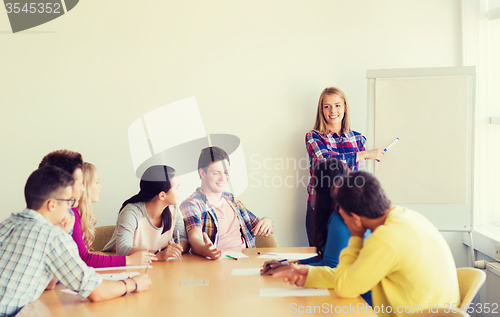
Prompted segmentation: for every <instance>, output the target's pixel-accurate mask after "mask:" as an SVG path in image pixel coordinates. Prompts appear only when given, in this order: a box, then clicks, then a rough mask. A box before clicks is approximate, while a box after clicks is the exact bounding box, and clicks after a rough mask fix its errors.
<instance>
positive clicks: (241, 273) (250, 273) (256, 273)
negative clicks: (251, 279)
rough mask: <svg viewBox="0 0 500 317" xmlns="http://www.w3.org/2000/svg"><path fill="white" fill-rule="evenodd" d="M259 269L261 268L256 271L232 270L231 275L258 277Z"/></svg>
mask: <svg viewBox="0 0 500 317" xmlns="http://www.w3.org/2000/svg"><path fill="white" fill-rule="evenodd" d="M261 269H262V268H261V267H258V268H256V269H233V272H231V275H260V270H261Z"/></svg>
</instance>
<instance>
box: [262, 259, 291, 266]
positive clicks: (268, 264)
mask: <svg viewBox="0 0 500 317" xmlns="http://www.w3.org/2000/svg"><path fill="white" fill-rule="evenodd" d="M286 261H288V260H287V259H283V260H279V261H276V262H273V263H267V265H266V266H271V265H273V264H277V263H281V262H286Z"/></svg>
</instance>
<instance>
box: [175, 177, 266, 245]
mask: <svg viewBox="0 0 500 317" xmlns="http://www.w3.org/2000/svg"><path fill="white" fill-rule="evenodd" d="M222 197H224V198H225V199H226V201H227V202H228V204H229V206H230V207H231V208H232V209H233V210H234V211H235V213H236V215H237V216H238V219H239V221H240V231H241V235H242V237H243V239H244V240H245V243H246V246H247V248H255V235H254V233H253V232H252V231H251V230H252V229H253V227H255V226H256V225H257V223H258V222H259V218H257V217H256V216H255V215H254V214H253V213H251V212H250V210H248V209H246V208H245V206H244V205H243V204H242V203H241V201H239V200H236V199H234V196H233V194H231V193H227V192H224V193H222ZM180 210H181V211H182V215H183V216H184V223H185V224H186V231H187V232H189V231H191V229H193V228H195V227H201V230H202V231H203V232H205V233H206V234H207V235H208V236H209V237H210V240H212V242H213V243H214V245H215V246H216V247H217V245H218V243H219V233H218V230H217V227H218V226H219V222H218V220H217V215H216V214H215V210H214V209H213V208H212V205H211V204H210V202H209V201H208V199H207V196H205V194H204V193H203V192H202V191H201V190H200V188H199V187H198V188H196V191H195V192H194V193H193V194H192V195H191V196H189V197H188V198H187V199H186V200H184V201H183V202H182V204H181V206H180Z"/></svg>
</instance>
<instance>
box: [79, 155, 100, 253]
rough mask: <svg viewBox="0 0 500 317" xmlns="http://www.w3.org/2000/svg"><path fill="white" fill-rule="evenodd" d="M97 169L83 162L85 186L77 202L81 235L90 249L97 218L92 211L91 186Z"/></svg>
mask: <svg viewBox="0 0 500 317" xmlns="http://www.w3.org/2000/svg"><path fill="white" fill-rule="evenodd" d="M96 171H97V169H96V168H95V166H94V165H92V164H90V163H87V162H83V165H82V173H83V186H84V187H85V191H83V193H82V195H81V196H80V201H79V203H78V211H79V212H80V217H81V227H82V235H83V241H84V242H85V245H86V246H87V249H88V250H90V249H91V246H92V242H94V239H95V228H94V226H95V224H96V223H97V220H96V218H95V216H94V213H93V212H92V199H91V195H92V193H91V188H92V180H93V178H94V175H95V173H96Z"/></svg>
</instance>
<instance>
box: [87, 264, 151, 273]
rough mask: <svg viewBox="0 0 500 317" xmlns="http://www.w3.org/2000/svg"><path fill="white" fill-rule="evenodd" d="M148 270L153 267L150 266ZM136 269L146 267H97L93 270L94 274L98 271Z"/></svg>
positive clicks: (144, 266) (144, 267)
mask: <svg viewBox="0 0 500 317" xmlns="http://www.w3.org/2000/svg"><path fill="white" fill-rule="evenodd" d="M149 268H150V269H151V268H153V267H152V266H151V265H150V266H149ZM137 269H146V265H135V266H132V265H131V266H112V267H98V268H96V269H94V270H95V271H96V272H99V271H119V270H137Z"/></svg>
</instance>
